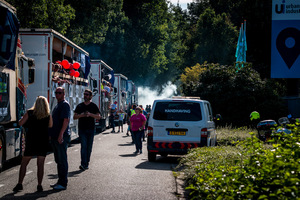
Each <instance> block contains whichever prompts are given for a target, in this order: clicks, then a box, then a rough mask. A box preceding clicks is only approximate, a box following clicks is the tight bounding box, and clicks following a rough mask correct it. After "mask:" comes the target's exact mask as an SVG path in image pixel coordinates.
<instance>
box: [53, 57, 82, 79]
mask: <svg viewBox="0 0 300 200" xmlns="http://www.w3.org/2000/svg"><path fill="white" fill-rule="evenodd" d="M57 63H58V64H60V65H61V66H62V67H63V68H64V69H68V70H69V75H70V76H75V77H79V75H80V73H79V72H78V71H75V70H74V69H79V67H80V64H79V62H75V63H73V64H72V63H69V61H68V60H66V59H64V60H62V61H57Z"/></svg>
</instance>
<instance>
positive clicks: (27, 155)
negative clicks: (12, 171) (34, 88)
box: [13, 96, 53, 192]
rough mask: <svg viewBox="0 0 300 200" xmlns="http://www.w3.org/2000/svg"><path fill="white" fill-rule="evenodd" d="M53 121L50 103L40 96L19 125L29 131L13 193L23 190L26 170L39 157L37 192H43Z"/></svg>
mask: <svg viewBox="0 0 300 200" xmlns="http://www.w3.org/2000/svg"><path fill="white" fill-rule="evenodd" d="M52 124H53V121H52V117H51V115H50V108H49V104H48V101H47V99H46V98H45V97H43V96H38V97H37V99H36V101H35V103H34V105H33V107H32V108H30V109H29V110H27V112H26V113H25V114H24V116H23V117H22V119H20V121H19V125H20V126H23V127H24V128H26V129H27V131H26V137H25V152H24V155H23V157H22V162H21V166H20V172H19V181H18V184H17V185H16V186H15V187H14V189H13V191H15V192H18V191H20V190H23V185H22V183H23V180H24V177H25V174H26V168H27V165H28V163H29V161H30V160H31V158H32V157H33V156H37V168H38V173H37V176H38V186H37V191H39V192H41V191H43V187H42V180H43V176H44V163H45V158H46V154H47V150H48V143H49V135H48V128H49V127H52Z"/></svg>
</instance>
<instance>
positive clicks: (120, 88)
mask: <svg viewBox="0 0 300 200" xmlns="http://www.w3.org/2000/svg"><path fill="white" fill-rule="evenodd" d="M114 78H115V82H114V88H115V91H114V93H115V94H114V96H113V102H115V101H117V102H118V104H117V110H121V109H122V110H123V111H126V109H127V107H128V105H127V101H126V99H127V97H126V96H127V90H126V85H127V80H128V78H127V77H126V76H124V75H123V74H114Z"/></svg>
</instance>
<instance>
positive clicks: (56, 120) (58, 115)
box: [49, 87, 71, 190]
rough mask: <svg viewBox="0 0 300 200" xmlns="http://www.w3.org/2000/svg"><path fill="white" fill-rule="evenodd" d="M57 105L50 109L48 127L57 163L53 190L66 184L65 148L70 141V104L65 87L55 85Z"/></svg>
mask: <svg viewBox="0 0 300 200" xmlns="http://www.w3.org/2000/svg"><path fill="white" fill-rule="evenodd" d="M55 97H56V100H57V105H56V106H55V107H54V109H53V111H52V118H53V126H52V128H50V130H49V132H50V142H51V146H52V149H53V153H54V159H55V162H56V164H57V173H58V181H57V183H56V184H54V185H51V187H53V189H55V190H65V189H67V185H68V168H69V166H68V156H67V149H68V145H69V142H70V131H69V121H70V113H71V110H70V105H69V103H68V102H67V101H66V100H65V89H64V88H63V87H57V88H56V90H55Z"/></svg>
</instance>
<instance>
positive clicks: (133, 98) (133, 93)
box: [127, 80, 138, 105]
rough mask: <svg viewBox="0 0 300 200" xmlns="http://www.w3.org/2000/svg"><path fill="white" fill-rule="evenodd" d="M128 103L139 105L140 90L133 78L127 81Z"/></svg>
mask: <svg viewBox="0 0 300 200" xmlns="http://www.w3.org/2000/svg"><path fill="white" fill-rule="evenodd" d="M127 104H128V105H133V104H135V105H138V92H137V88H136V87H135V84H134V82H133V81H132V80H128V82H127Z"/></svg>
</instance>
